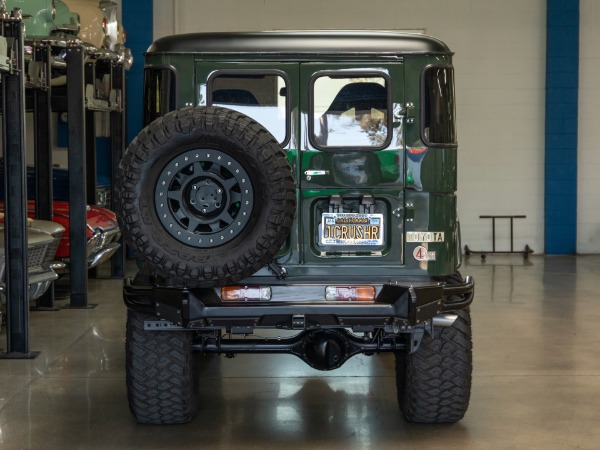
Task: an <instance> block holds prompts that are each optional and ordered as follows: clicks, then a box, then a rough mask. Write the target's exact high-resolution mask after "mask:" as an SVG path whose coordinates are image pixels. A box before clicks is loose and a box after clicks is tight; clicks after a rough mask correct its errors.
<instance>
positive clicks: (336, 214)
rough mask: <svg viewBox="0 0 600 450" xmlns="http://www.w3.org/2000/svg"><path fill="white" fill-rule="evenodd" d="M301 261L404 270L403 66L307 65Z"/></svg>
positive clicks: (304, 76) (304, 66)
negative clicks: (400, 267)
mask: <svg viewBox="0 0 600 450" xmlns="http://www.w3.org/2000/svg"><path fill="white" fill-rule="evenodd" d="M300 86H301V129H302V134H301V151H300V163H299V166H300V167H299V169H300V174H299V184H300V205H301V206H300V208H299V214H300V217H299V218H298V219H299V220H301V221H302V226H301V227H300V229H301V241H302V245H301V246H300V249H301V260H302V262H303V263H305V264H317V265H321V264H323V265H325V264H331V263H332V258H345V261H344V262H341V261H339V260H338V261H336V263H335V264H336V265H337V266H340V265H341V266H344V265H350V266H351V265H353V264H359V266H360V267H365V266H366V265H379V266H392V267H397V266H399V265H402V263H403V204H404V157H403V155H404V144H405V143H404V132H403V129H404V114H403V111H404V109H403V103H404V79H403V66H402V63H401V62H394V63H383V64H382V63H379V62H373V63H365V62H356V63H353V64H320V63H306V64H301V65H300Z"/></svg>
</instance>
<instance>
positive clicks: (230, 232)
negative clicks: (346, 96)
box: [117, 107, 296, 287]
mask: <svg viewBox="0 0 600 450" xmlns="http://www.w3.org/2000/svg"><path fill="white" fill-rule="evenodd" d="M117 195H118V202H117V210H118V213H119V217H120V221H121V228H122V229H123V230H124V234H125V237H126V239H127V243H128V244H129V245H131V246H132V247H133V248H134V249H135V250H136V252H137V254H138V256H139V257H141V258H143V259H144V260H145V261H146V262H147V263H148V265H149V266H150V268H152V269H153V270H154V271H156V272H157V274H159V275H160V276H163V277H165V278H175V279H177V280H179V281H180V282H181V283H183V284H185V285H186V286H188V287H197V286H200V287H209V286H220V285H224V284H228V283H233V282H236V281H239V280H241V279H243V278H245V277H248V276H250V275H252V274H253V273H255V272H256V271H257V270H259V269H260V268H261V267H263V266H264V265H266V264H267V263H268V262H269V261H270V260H271V259H272V258H273V256H274V255H275V254H276V253H277V251H278V250H279V249H280V247H281V246H282V245H283V243H284V242H285V240H286V238H287V237H288V234H289V232H290V228H291V225H292V220H293V216H294V211H295V198H296V195H295V185H294V179H293V176H292V169H291V167H290V165H289V163H288V161H287V158H286V155H285V152H284V150H283V149H282V148H281V147H280V146H279V145H278V144H277V142H276V140H275V138H274V137H273V136H272V135H271V134H270V133H269V132H268V131H267V130H266V129H265V128H264V127H262V126H261V125H260V124H258V123H257V122H255V121H254V120H252V119H250V118H249V117H248V116H246V115H244V114H241V113H239V112H236V111H232V110H229V109H225V108H218V107H199V108H185V109H181V110H178V111H174V112H172V113H169V114H167V115H165V116H164V117H162V118H160V119H158V120H156V121H154V122H153V123H151V124H150V125H149V126H148V127H146V128H145V129H144V130H142V132H140V134H139V135H138V136H137V137H136V138H135V139H134V141H133V142H132V143H131V145H130V146H129V148H128V150H127V152H126V154H125V156H124V158H123V160H122V162H121V164H120V166H119V172H118V176H117Z"/></svg>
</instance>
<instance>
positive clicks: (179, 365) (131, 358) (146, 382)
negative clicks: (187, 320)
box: [125, 310, 199, 424]
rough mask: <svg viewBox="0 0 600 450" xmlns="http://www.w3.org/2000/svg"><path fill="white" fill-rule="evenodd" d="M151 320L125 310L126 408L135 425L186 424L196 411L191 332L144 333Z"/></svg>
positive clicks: (194, 368) (196, 399)
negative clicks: (127, 405)
mask: <svg viewBox="0 0 600 450" xmlns="http://www.w3.org/2000/svg"><path fill="white" fill-rule="evenodd" d="M146 318H152V316H149V315H147V314H142V313H139V312H136V311H133V310H128V311H127V341H126V344H125V347H126V355H127V359H126V372H127V398H128V400H129V408H130V410H131V412H132V414H133V415H134V416H135V418H136V420H137V421H138V422H139V423H149V424H176V423H185V422H189V421H190V420H192V419H193V418H194V415H195V414H196V411H197V409H198V381H199V380H198V369H197V366H196V365H195V364H194V361H193V358H192V332H189V331H146V330H144V320H145V319H146Z"/></svg>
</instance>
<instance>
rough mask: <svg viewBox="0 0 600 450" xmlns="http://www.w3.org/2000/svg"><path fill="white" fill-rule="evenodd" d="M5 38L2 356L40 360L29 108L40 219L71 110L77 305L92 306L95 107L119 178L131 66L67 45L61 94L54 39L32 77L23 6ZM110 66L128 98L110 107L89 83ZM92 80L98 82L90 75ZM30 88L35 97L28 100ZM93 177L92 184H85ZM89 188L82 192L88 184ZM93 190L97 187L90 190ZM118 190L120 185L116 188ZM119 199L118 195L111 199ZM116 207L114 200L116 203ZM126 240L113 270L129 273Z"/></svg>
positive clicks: (0, 18) (43, 45) (50, 306)
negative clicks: (31, 298)
mask: <svg viewBox="0 0 600 450" xmlns="http://www.w3.org/2000/svg"><path fill="white" fill-rule="evenodd" d="M0 27H1V29H0V35H2V36H3V37H5V38H6V39H7V41H8V42H9V43H10V45H9V46H8V47H9V49H10V52H9V54H10V58H9V64H8V70H5V71H3V72H1V73H0V77H1V80H0V84H1V88H2V121H3V127H4V130H5V132H4V133H3V142H2V144H3V149H4V164H5V177H4V180H5V181H4V183H5V186H4V188H5V193H6V195H5V197H6V199H5V249H6V273H5V284H6V289H5V293H6V298H7V349H6V352H3V353H0V357H2V358H34V357H35V356H37V354H38V353H39V352H31V351H30V350H29V339H28V338H29V334H28V332H29V304H28V301H27V299H28V281H27V234H26V233H27V223H26V220H27V195H26V186H27V172H26V170H27V169H26V162H25V161H26V160H25V148H26V147H25V111H26V107H27V106H29V108H30V109H31V110H32V111H33V113H34V124H35V131H34V148H35V167H36V199H37V201H36V217H38V218H40V219H45V220H52V197H53V196H52V182H53V180H52V178H53V177H52V147H51V142H52V139H51V138H52V127H51V113H52V112H53V111H66V112H67V115H68V118H69V120H68V137H69V149H68V164H69V208H70V286H71V296H70V304H69V306H68V307H70V308H88V307H90V305H88V301H87V300H88V299H87V282H88V269H87V254H86V244H87V239H86V229H87V207H86V201H87V202H88V203H92V204H95V203H96V196H95V182H96V164H95V157H96V156H95V133H94V113H93V111H107V112H108V113H109V114H110V129H111V163H110V166H111V169H112V170H111V172H112V173H111V176H112V179H114V175H115V172H116V168H117V166H118V163H119V161H120V159H121V156H122V153H123V148H124V142H125V134H124V133H125V123H124V121H125V114H124V113H123V110H124V108H123V104H124V98H125V92H124V87H125V76H124V67H123V65H122V64H121V63H120V62H117V61H115V60H110V61H105V60H96V59H87V60H86V53H85V49H84V47H83V46H81V45H67V47H66V48H65V49H66V66H65V67H66V78H67V86H68V89H66V90H65V91H64V92H63V93H62V95H61V93H56V92H55V90H54V89H52V86H51V84H52V83H51V71H52V52H53V50H54V49H55V48H54V46H55V43H53V42H51V41H47V42H45V41H42V42H35V43H33V44H32V46H33V47H32V52H31V55H32V56H31V57H32V62H34V63H35V64H40V65H41V70H40V71H39V73H41V74H42V76H40V77H36V79H35V80H29V79H27V78H26V72H25V59H24V40H23V39H24V29H23V23H22V20H21V13H20V11H19V10H15V12H13V13H11V14H1V15H0ZM98 61H101V64H105V65H108V66H107V67H109V70H110V80H111V88H114V89H116V90H118V91H119V92H120V93H121V95H120V98H119V99H117V100H118V102H116V101H114V100H115V99H112V100H113V101H112V103H110V102H109V104H107V105H103V104H98V103H95V104H94V102H90V101H89V100H90V99H89V97H86V95H85V88H86V86H87V84H89V83H90V82H91V83H92V85H93V83H94V82H95V80H94V76H95V70H96V67H95V64H97V63H98ZM90 78H91V79H90ZM25 87H27V88H28V93H29V96H28V97H27V98H26V95H25V92H26V91H25ZM86 180H88V181H87V183H86ZM82 186H83V189H82ZM86 187H87V188H88V189H87V190H89V191H92V192H88V193H87V194H86ZM112 189H113V190H114V183H113V188H112ZM111 198H112V199H113V201H114V198H115V195H114V192H113V195H112V197H111ZM109 207H113V205H112V204H111V205H109ZM124 258H125V250H124V248H123V245H121V247H120V248H119V251H117V253H116V254H115V255H114V256H113V257H112V260H111V275H112V276H114V277H122V276H123V275H124ZM36 307H37V308H34V309H43V310H56V309H57V308H54V295H53V292H52V288H51V289H50V290H49V291H48V293H46V294H45V295H44V296H43V297H41V298H40V299H39V300H38V301H37V303H36Z"/></svg>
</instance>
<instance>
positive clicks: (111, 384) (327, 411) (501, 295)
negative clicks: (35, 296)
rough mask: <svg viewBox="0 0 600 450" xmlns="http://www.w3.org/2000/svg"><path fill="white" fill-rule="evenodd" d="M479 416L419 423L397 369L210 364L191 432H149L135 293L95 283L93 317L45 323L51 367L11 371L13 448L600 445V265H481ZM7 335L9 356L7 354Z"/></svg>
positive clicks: (89, 313)
mask: <svg viewBox="0 0 600 450" xmlns="http://www.w3.org/2000/svg"><path fill="white" fill-rule="evenodd" d="M462 271H463V273H464V274H471V275H473V276H474V277H475V279H476V282H477V290H476V300H475V303H474V305H473V307H472V317H473V332H474V379H473V391H472V397H471V405H470V408H469V411H468V413H467V415H466V417H465V418H464V419H463V420H462V421H461V422H460V423H458V424H455V425H445V426H430V425H414V424H409V423H406V422H404V421H403V420H402V418H401V416H400V413H399V411H398V407H397V404H396V398H395V395H396V394H395V380H394V373H393V358H392V357H391V356H390V355H382V356H374V357H356V358H354V359H352V360H350V361H349V362H348V363H346V365H345V366H344V367H342V368H341V369H339V370H337V371H333V372H318V371H315V370H312V369H310V368H309V367H308V366H306V365H304V363H302V362H301V361H300V360H297V359H296V358H295V357H293V356H278V355H277V356H266V355H265V356H256V357H249V356H237V357H236V358H234V359H226V358H223V357H217V356H210V357H205V358H204V359H203V362H202V370H203V373H202V387H201V395H202V399H203V400H202V401H203V406H202V409H201V412H200V413H199V415H198V416H197V417H196V419H195V420H194V421H193V422H192V423H190V424H187V425H179V426H162V427H161V426H141V425H137V424H136V423H135V421H134V420H133V419H132V417H131V415H130V414H129V411H128V407H127V399H126V391H125V375H124V329H125V324H124V317H125V308H124V306H123V304H122V301H121V295H120V290H121V282H120V281H118V280H90V302H91V303H97V304H98V305H99V306H98V307H97V308H95V309H91V310H68V309H64V310H61V311H58V312H34V313H32V314H31V331H30V342H31V350H39V351H41V354H40V356H39V357H38V358H37V359H34V360H30V361H24V360H10V361H7V360H1V361H0V448H7V449H20V448H27V449H28V448H31V449H71V448H82V449H87V448H102V449H126V448H142V447H143V448H148V449H150V448H164V449H172V448H207V449H217V448H223V449H228V448H231V449H261V450H266V449H283V448H286V449H290V448H291V449H296V448H310V449H363V448H374V449H387V448H425V449H429V448H444V449H453V448H457V449H458V448H460V449H469V448H473V449H485V448H500V449H508V448H514V449H524V448H527V449H567V448H584V449H588V448H589V449H596V448H600V296H599V295H598V286H599V283H600V256H580V257H546V258H544V257H540V256H532V257H530V259H529V261H524V260H523V259H522V258H521V257H519V256H510V257H507V256H489V257H488V259H487V262H485V263H482V262H481V260H480V259H479V258H478V257H476V256H471V257H470V259H469V260H468V261H467V262H466V264H465V267H464V268H463V269H462ZM5 336H6V335H5V330H3V331H2V335H1V336H0V347H5V345H6V340H5Z"/></svg>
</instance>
